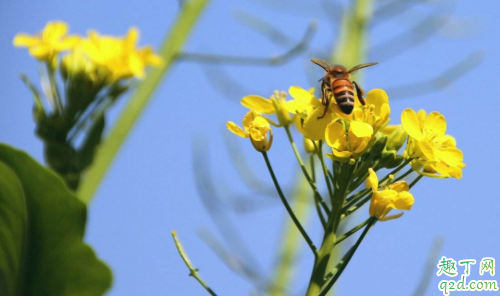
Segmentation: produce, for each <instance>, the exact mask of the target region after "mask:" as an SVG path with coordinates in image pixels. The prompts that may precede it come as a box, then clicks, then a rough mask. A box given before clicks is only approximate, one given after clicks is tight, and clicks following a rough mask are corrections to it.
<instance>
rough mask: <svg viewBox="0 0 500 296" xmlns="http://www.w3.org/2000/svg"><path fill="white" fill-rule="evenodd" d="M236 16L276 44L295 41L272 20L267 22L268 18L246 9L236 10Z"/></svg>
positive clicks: (286, 43)
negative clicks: (274, 24) (273, 23)
mask: <svg viewBox="0 0 500 296" xmlns="http://www.w3.org/2000/svg"><path fill="white" fill-rule="evenodd" d="M234 17H235V18H236V19H237V20H238V21H240V22H241V23H243V24H245V25H246V26H248V27H249V28H251V29H254V30H255V31H257V32H259V33H261V34H262V35H264V36H266V37H267V38H268V39H269V40H271V41H272V42H273V43H275V44H278V45H285V46H287V45H290V44H291V43H292V42H293V41H292V38H290V37H289V36H287V35H286V34H285V33H283V32H281V31H280V30H279V29H277V28H276V27H275V26H273V25H272V24H271V23H270V22H267V21H266V20H264V19H262V18H260V17H258V16H255V15H253V14H250V13H248V12H246V11H244V10H236V11H235V12H234Z"/></svg>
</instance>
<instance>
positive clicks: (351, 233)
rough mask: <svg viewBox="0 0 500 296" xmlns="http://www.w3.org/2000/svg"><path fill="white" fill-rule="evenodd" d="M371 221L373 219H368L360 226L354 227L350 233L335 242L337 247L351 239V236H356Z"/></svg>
mask: <svg viewBox="0 0 500 296" xmlns="http://www.w3.org/2000/svg"><path fill="white" fill-rule="evenodd" d="M370 221H371V218H368V219H366V220H365V221H363V223H361V224H359V225H358V226H356V227H354V228H353V229H351V230H349V231H348V232H346V233H344V234H343V235H342V236H339V237H338V238H337V242H335V245H338V244H340V243H341V242H342V241H344V240H345V239H347V238H348V237H350V236H351V235H353V234H355V233H356V232H358V230H360V229H361V228H363V227H365V226H366V225H367V224H368V223H369V222H370Z"/></svg>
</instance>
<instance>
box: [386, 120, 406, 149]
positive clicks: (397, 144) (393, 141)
mask: <svg viewBox="0 0 500 296" xmlns="http://www.w3.org/2000/svg"><path fill="white" fill-rule="evenodd" d="M407 137H408V134H407V133H406V132H405V130H404V129H403V127H402V126H399V127H398V128H396V129H395V130H394V131H393V132H392V133H391V134H390V135H389V139H388V142H387V150H395V151H399V149H401V147H402V146H403V144H404V143H405V142H406V138H407Z"/></svg>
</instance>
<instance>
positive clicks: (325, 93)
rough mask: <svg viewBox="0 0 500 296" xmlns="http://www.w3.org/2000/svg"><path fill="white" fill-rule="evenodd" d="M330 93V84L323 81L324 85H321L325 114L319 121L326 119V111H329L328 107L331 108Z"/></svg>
mask: <svg viewBox="0 0 500 296" xmlns="http://www.w3.org/2000/svg"><path fill="white" fill-rule="evenodd" d="M330 92H331V90H330V88H329V87H328V84H327V83H326V82H325V81H323V83H322V84H321V104H323V106H325V112H323V115H321V116H320V117H318V119H321V118H323V117H325V115H326V111H328V107H329V106H330V98H328V94H330Z"/></svg>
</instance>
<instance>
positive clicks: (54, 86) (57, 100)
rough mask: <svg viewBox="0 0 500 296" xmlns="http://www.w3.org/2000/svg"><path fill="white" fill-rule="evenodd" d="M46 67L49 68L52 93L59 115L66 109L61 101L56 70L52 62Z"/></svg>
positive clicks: (48, 73)
mask: <svg viewBox="0 0 500 296" xmlns="http://www.w3.org/2000/svg"><path fill="white" fill-rule="evenodd" d="M45 66H46V67H47V76H48V77H49V84H50V92H51V93H52V99H53V100H54V106H55V108H56V110H57V111H58V112H59V113H62V111H63V109H64V107H63V103H62V100H61V96H60V94H59V89H58V88H57V84H56V77H55V72H54V69H52V66H51V65H50V62H47V63H45Z"/></svg>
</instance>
